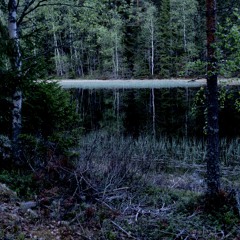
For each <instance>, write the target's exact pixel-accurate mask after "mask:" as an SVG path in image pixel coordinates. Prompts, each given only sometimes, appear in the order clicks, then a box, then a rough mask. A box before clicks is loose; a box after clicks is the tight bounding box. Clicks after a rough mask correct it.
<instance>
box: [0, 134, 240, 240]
mask: <svg viewBox="0 0 240 240" xmlns="http://www.w3.org/2000/svg"><path fill="white" fill-rule="evenodd" d="M164 144H165V145H164ZM171 144H173V143H171ZM174 144H175V145H174V146H173V145H171V146H170V145H169V144H168V143H167V142H166V139H163V141H162V142H155V143H154V142H152V141H149V140H147V139H146V138H143V139H140V140H138V141H133V139H131V138H129V139H126V138H124V139H122V138H120V139H114V138H113V137H112V136H108V135H107V136H106V135H103V134H98V135H97V136H95V135H93V136H89V137H83V138H82V142H81V144H80V145H81V148H80V152H81V154H80V156H79V159H78V163H77V164H76V166H75V168H74V169H71V170H70V169H63V168H62V167H61V166H60V167H58V168H57V166H56V169H55V173H56V172H57V173H58V174H59V176H61V177H62V178H63V181H62V182H60V180H59V182H56V181H54V179H52V184H51V185H47V186H48V187H45V188H43V189H42V190H41V192H38V193H37V194H36V193H34V192H31V193H30V194H28V198H27V199H26V198H25V199H24V198H20V197H18V196H17V194H16V193H15V192H14V191H12V190H10V189H9V188H8V186H6V185H4V184H0V239H4V240H23V239H37V240H58V239H62V240H65V239H66V240H68V239H76V240H78V239H79V240H81V239H88V240H113V239H116V240H122V239H135V240H148V239H149V240H159V239H163V240H171V239H175V240H181V239H191V240H193V239H196V240H210V239H212V240H213V239H216V240H218V239H229V240H234V239H235V240H238V239H240V217H239V212H236V209H234V208H232V207H231V206H229V204H228V202H226V204H225V205H224V206H222V207H221V208H219V209H218V211H206V209H205V207H204V193H205V190H206V189H205V180H204V175H205V167H206V166H205V164H204V162H202V161H201V157H202V156H203V155H204V153H203V152H201V151H200V150H197V148H198V145H197V143H196V142H195V143H194V146H195V147H194V148H193V147H192V145H191V146H188V143H186V142H184V143H181V144H182V145H181V146H180V145H179V144H178V143H177V142H176V143H174ZM236 144H238V140H236ZM228 145H230V143H228ZM199 146H200V145H199ZM236 146H238V145H236ZM236 146H235V145H234V146H233V145H232V146H231V147H232V150H231V153H232V155H231V158H229V160H228V161H225V163H223V164H222V175H223V177H222V187H223V192H222V194H223V196H224V197H226V199H228V196H230V195H231V193H234V192H232V191H231V190H232V189H239V188H240V181H239V174H240V167H239V166H238V164H236V162H239V149H238V150H237V151H236V154H235V153H234V154H233V152H234V151H235V150H236V149H237V147H236ZM173 149H174V151H173ZM181 149H182V150H181ZM199 149H200V148H199ZM183 150H184V151H183ZM198 156H199V157H198ZM228 156H230V155H229V153H228ZM51 164H54V163H51ZM55 164H56V163H55ZM51 166H52V165H51ZM49 167H50V166H49ZM48 171H49V170H48ZM24 174H25V175H26V173H24ZM64 175H65V177H64ZM17 178H19V177H17ZM43 180H44V181H47V180H46V178H45V177H44V178H43ZM25 184H29V183H25ZM16 191H18V190H17V189H16Z"/></svg>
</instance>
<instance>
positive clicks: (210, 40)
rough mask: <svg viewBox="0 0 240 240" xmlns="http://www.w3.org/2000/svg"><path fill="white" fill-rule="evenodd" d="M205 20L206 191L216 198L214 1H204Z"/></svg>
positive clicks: (218, 167) (217, 131)
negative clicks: (206, 60)
mask: <svg viewBox="0 0 240 240" xmlns="http://www.w3.org/2000/svg"><path fill="white" fill-rule="evenodd" d="M206 20H207V58H208V65H207V125H208V129H207V187H208V189H207V191H208V194H209V195H210V196H212V197H216V196H217V195H218V193H219V190H220V166H219V165H220V163H219V126H218V83H217V59H216V56H215V48H214V44H215V42H216V39H215V33H216V0H206Z"/></svg>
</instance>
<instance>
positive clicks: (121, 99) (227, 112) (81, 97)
mask: <svg viewBox="0 0 240 240" xmlns="http://www.w3.org/2000/svg"><path fill="white" fill-rule="evenodd" d="M70 91H71V94H72V99H73V100H74V101H76V104H77V109H76V111H77V112H78V113H79V114H80V116H81V119H82V126H83V128H84V129H85V131H87V132H88V131H92V130H98V129H105V130H108V131H110V132H112V133H123V134H125V135H131V136H133V137H138V136H139V135H142V134H148V135H149V134H150V135H151V134H152V135H153V136H155V137H159V136H162V135H166V136H173V137H175V136H178V137H184V136H185V137H192V136H194V137H200V138H202V137H204V129H205V125H206V123H205V113H206V110H205V109H206V107H205V98H204V94H205V91H206V90H205V89H202V88H201V89H200V88H170V89H117V90H116V89H114V90H106V89H105V90H104V89H101V90H99V89H98V90H87V89H85V90H84V89H71V90H70ZM239 92H240V88H239V87H228V88H226V87H225V88H223V89H221V90H219V103H220V105H221V108H220V114H219V125H220V135H221V136H223V137H236V136H240V112H239V111H238V110H237V109H236V100H237V99H239V97H240V94H239Z"/></svg>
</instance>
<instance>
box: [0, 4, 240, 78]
mask: <svg viewBox="0 0 240 240" xmlns="http://www.w3.org/2000/svg"><path fill="white" fill-rule="evenodd" d="M5 2H6V1H5ZM5 2H4V1H2V3H1V5H2V6H1V29H2V30H1V36H2V37H1V46H4V44H6V42H5V40H4V26H5V25H6V21H7V17H6V10H7V7H6V3H5ZM31 2H32V1H30V2H29V3H28V4H30V9H28V10H27V11H25V10H24V9H25V8H27V5H26V3H25V2H24V1H19V7H18V12H19V13H18V14H19V15H20V17H19V19H18V24H19V38H20V41H21V48H22V52H23V54H22V60H23V69H24V72H29V68H34V66H35V65H36V64H41V66H42V67H41V69H42V70H41V71H40V69H39V68H38V71H37V73H36V75H37V76H36V77H38V78H42V77H43V76H45V77H49V76H54V77H65V78H103V79H105V78H149V77H153V76H155V77H158V78H166V77H176V76H178V77H189V76H204V75H205V74H206V27H205V26H206V24H205V23H206V20H205V15H206V11H205V1H202V0H183V1H177V0H176V1H175V0H161V1H148V0H146V1H143V0H136V1H134V0H114V1H108V0H100V1H95V0H84V1H75V0H69V1H68V2H67V3H62V2H61V1H57V0H56V1H54V0H51V1H40V3H39V4H38V3H36V1H33V3H31ZM217 4H218V6H217V9H218V11H217V15H218V22H217V37H218V40H219V41H218V43H217V45H216V49H217V55H218V60H219V73H220V75H222V76H224V77H232V76H238V75H239V61H240V60H239V56H240V53H239V51H240V50H239V49H240V48H239V35H240V33H239V31H240V30H239V25H240V23H239V21H240V20H239V10H238V7H239V6H238V5H239V3H238V1H233V0H226V1H218V3H217ZM25 5H26V6H25ZM37 5H39V6H37ZM35 8H36V9H35ZM2 49H4V48H2ZM1 52H2V51H1ZM2 54H4V53H2ZM5 54H7V53H5ZM1 60H2V64H1V69H5V70H7V69H9V68H10V65H9V62H8V60H7V58H5V57H3V58H2V59H1Z"/></svg>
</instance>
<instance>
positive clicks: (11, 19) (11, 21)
mask: <svg viewBox="0 0 240 240" xmlns="http://www.w3.org/2000/svg"><path fill="white" fill-rule="evenodd" d="M8 33H9V39H10V42H11V47H12V49H11V59H10V60H11V68H12V71H13V74H14V76H15V77H14V81H15V84H14V86H15V87H14V90H13V96H12V102H13V110H12V144H13V146H12V147H13V150H12V152H13V159H14V160H15V161H18V160H19V158H20V148H19V135H20V133H21V128H22V114H21V110H22V90H21V85H20V81H21V78H22V72H21V71H22V61H21V52H20V42H19V37H18V26H17V1H16V0H9V2H8Z"/></svg>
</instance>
